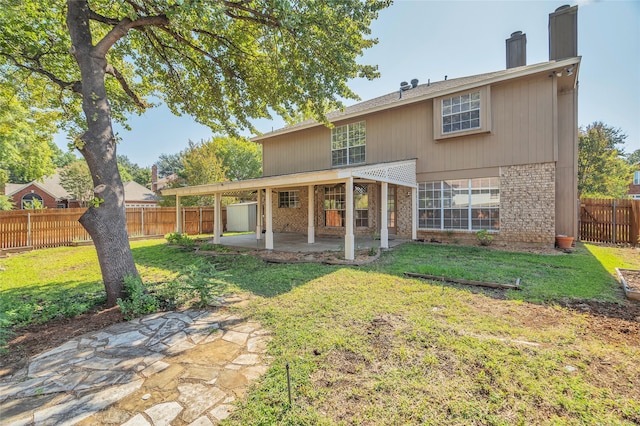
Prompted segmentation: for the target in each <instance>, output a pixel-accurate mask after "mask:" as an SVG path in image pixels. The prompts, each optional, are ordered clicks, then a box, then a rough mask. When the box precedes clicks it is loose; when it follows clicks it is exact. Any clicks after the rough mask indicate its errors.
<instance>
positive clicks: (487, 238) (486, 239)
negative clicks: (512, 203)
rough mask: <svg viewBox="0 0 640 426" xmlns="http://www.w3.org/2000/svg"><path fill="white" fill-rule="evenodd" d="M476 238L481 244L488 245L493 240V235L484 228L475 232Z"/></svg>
mask: <svg viewBox="0 0 640 426" xmlns="http://www.w3.org/2000/svg"><path fill="white" fill-rule="evenodd" d="M476 240H478V243H479V244H480V245H481V246H489V245H491V243H492V242H493V237H492V236H491V235H490V234H489V232H487V230H486V229H482V230H480V231H478V232H477V233H476Z"/></svg>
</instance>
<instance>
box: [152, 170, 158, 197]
mask: <svg viewBox="0 0 640 426" xmlns="http://www.w3.org/2000/svg"><path fill="white" fill-rule="evenodd" d="M151 190H152V191H153V192H158V166H156V165H155V164H154V165H153V166H151Z"/></svg>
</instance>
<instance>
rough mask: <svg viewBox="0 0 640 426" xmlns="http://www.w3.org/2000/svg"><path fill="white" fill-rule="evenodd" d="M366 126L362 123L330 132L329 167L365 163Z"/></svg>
mask: <svg viewBox="0 0 640 426" xmlns="http://www.w3.org/2000/svg"><path fill="white" fill-rule="evenodd" d="M365 146H366V126H365V122H364V121H359V122H357V123H351V124H345V125H344V126H339V127H334V128H333V129H332V130H331V166H332V167H336V166H346V165H349V164H361V163H364V162H365Z"/></svg>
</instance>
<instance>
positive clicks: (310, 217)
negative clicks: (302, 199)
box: [307, 185, 316, 244]
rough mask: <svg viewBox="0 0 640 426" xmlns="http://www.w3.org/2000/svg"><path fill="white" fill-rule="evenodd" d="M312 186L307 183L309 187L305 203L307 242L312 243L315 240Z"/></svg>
mask: <svg viewBox="0 0 640 426" xmlns="http://www.w3.org/2000/svg"><path fill="white" fill-rule="evenodd" d="M313 189H314V186H313V185H309V189H308V190H307V191H308V192H309V194H308V195H307V198H308V203H307V210H308V211H307V243H308V244H313V243H315V242H316V228H315V226H314V217H315V211H314V206H315V193H314V192H313Z"/></svg>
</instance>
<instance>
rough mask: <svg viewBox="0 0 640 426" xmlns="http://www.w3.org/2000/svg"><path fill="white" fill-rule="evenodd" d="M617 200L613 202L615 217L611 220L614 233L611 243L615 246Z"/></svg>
mask: <svg viewBox="0 0 640 426" xmlns="http://www.w3.org/2000/svg"><path fill="white" fill-rule="evenodd" d="M616 207H617V205H616V200H613V205H612V206H611V208H612V209H613V217H612V218H611V223H612V233H611V242H612V243H613V244H615V243H616V231H617V228H616Z"/></svg>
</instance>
